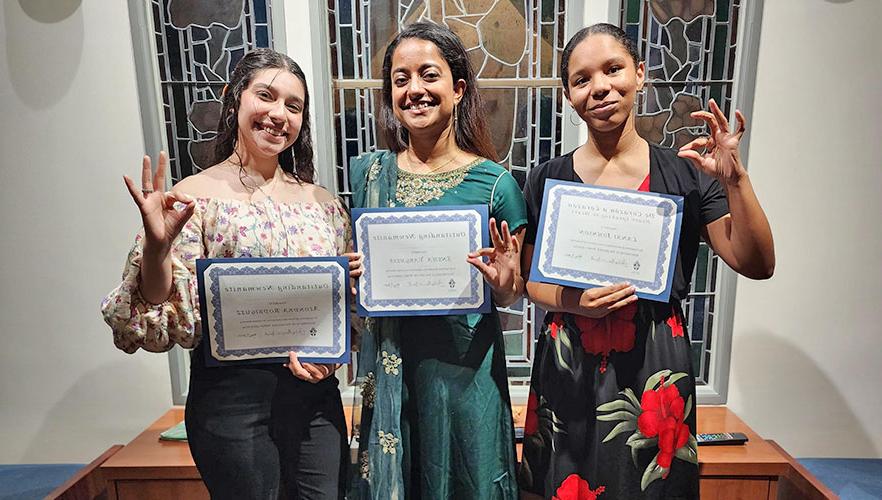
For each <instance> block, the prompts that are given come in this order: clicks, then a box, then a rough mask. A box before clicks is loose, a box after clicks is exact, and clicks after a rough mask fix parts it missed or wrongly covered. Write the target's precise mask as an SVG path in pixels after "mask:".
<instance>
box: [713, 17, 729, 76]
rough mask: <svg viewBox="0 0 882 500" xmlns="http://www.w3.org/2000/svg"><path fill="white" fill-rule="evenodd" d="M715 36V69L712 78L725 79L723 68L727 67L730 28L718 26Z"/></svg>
mask: <svg viewBox="0 0 882 500" xmlns="http://www.w3.org/2000/svg"><path fill="white" fill-rule="evenodd" d="M715 33H716V34H715V36H714V67H713V70H712V73H711V75H712V77H713V79H714V80H721V79H722V78H723V68H724V66H725V65H726V59H727V57H726V56H727V54H726V49H727V48H728V47H729V27H728V26H727V25H717V28H716V32H715Z"/></svg>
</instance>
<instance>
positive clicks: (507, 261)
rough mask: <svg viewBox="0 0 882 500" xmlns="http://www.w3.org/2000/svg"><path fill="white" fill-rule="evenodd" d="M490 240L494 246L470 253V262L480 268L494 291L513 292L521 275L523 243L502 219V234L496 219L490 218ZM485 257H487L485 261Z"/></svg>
mask: <svg viewBox="0 0 882 500" xmlns="http://www.w3.org/2000/svg"><path fill="white" fill-rule="evenodd" d="M490 240H491V241H492V242H493V246H492V247H489V248H482V249H480V250H478V251H477V252H472V253H470V254H469V257H468V259H466V260H468V262H469V263H470V264H471V265H473V266H475V267H476V268H478V270H479V271H481V274H483V275H484V279H486V280H487V282H488V283H489V284H490V286H491V287H492V288H493V290H494V291H497V292H499V293H501V294H505V295H507V294H511V293H513V292H514V290H515V282H516V280H517V279H518V278H519V277H520V275H521V243H520V241H519V240H518V238H516V237H514V236H512V234H511V232H509V230H508V222H506V221H502V234H500V233H499V231H498V230H497V229H496V219H494V218H492V217H491V218H490ZM483 257H487V262H484V259H483Z"/></svg>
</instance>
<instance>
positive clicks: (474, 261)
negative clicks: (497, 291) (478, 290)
mask: <svg viewBox="0 0 882 500" xmlns="http://www.w3.org/2000/svg"><path fill="white" fill-rule="evenodd" d="M466 261H468V263H469V264H471V265H473V266H475V268H477V269H478V271H480V272H481V274H483V275H484V279H486V280H487V281H489V282H490V283H493V280H494V279H495V278H496V269H494V268H493V267H492V266H489V265H487V264H486V263H484V260H483V259H481V257H469V258H468V259H466Z"/></svg>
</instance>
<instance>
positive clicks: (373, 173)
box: [367, 158, 380, 181]
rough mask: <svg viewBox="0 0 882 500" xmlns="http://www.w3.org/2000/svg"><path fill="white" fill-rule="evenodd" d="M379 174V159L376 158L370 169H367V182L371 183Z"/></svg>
mask: <svg viewBox="0 0 882 500" xmlns="http://www.w3.org/2000/svg"><path fill="white" fill-rule="evenodd" d="M379 173H380V159H379V158H377V159H375V160H374V162H373V163H371V166H370V168H368V175H367V178H368V180H369V181H372V180H374V179H376V178H377V174H379Z"/></svg>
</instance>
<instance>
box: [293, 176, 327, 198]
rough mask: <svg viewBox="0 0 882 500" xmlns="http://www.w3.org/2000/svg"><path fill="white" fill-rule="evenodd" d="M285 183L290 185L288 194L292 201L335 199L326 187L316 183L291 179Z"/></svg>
mask: <svg viewBox="0 0 882 500" xmlns="http://www.w3.org/2000/svg"><path fill="white" fill-rule="evenodd" d="M287 183H288V186H289V187H290V191H289V196H290V197H291V198H292V199H293V200H292V201H294V200H296V201H301V202H318V203H327V202H331V201H334V200H335V199H336V197H335V196H334V195H333V194H331V193H330V192H329V191H328V190H327V189H325V188H323V187H321V186H319V185H317V184H310V183H307V182H297V181H296V180H293V179H289V180H287Z"/></svg>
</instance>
